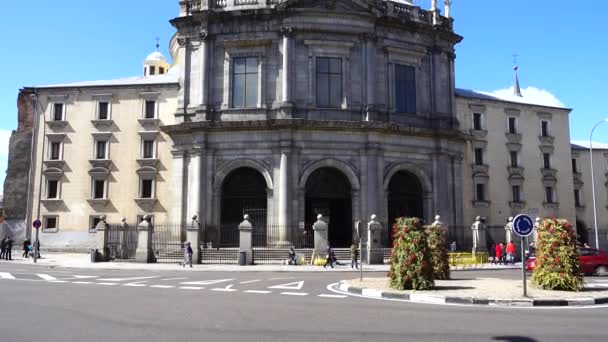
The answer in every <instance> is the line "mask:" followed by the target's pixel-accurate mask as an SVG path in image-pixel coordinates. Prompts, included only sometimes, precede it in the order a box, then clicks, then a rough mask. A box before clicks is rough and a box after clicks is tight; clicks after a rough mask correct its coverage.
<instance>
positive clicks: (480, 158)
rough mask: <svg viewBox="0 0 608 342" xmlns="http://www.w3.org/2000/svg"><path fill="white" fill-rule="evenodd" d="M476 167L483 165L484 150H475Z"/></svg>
mask: <svg viewBox="0 0 608 342" xmlns="http://www.w3.org/2000/svg"><path fill="white" fill-rule="evenodd" d="M475 165H483V148H476V149H475Z"/></svg>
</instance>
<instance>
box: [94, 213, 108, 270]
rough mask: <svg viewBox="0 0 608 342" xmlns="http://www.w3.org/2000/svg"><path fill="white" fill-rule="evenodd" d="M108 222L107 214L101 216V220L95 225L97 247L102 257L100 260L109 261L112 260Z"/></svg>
mask: <svg viewBox="0 0 608 342" xmlns="http://www.w3.org/2000/svg"><path fill="white" fill-rule="evenodd" d="M108 228H109V227H108V224H107V223H106V217H105V215H102V216H101V217H100V218H99V222H98V223H97V225H96V226H95V230H96V231H97V236H96V240H97V241H96V244H95V248H96V249H97V251H98V252H99V255H100V259H99V260H98V261H109V260H110V248H108V234H109V229H108Z"/></svg>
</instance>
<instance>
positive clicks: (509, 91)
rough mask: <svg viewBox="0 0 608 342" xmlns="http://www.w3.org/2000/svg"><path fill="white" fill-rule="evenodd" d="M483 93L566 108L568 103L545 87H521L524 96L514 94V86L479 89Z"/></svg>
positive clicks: (508, 99) (522, 101)
mask: <svg viewBox="0 0 608 342" xmlns="http://www.w3.org/2000/svg"><path fill="white" fill-rule="evenodd" d="M479 92H480V93H482V94H486V95H490V96H493V97H497V98H499V99H501V100H505V101H512V102H520V103H529V104H535V105H541V106H549V107H560V108H566V105H565V104H564V103H563V102H561V101H560V100H559V99H558V98H557V97H556V96H555V95H553V94H551V93H550V92H548V91H547V90H545V89H539V88H536V87H528V88H521V94H522V95H523V97H519V96H514V95H513V87H509V88H505V89H499V90H494V91H492V92H485V91H479Z"/></svg>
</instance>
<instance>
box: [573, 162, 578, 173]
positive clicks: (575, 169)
mask: <svg viewBox="0 0 608 342" xmlns="http://www.w3.org/2000/svg"><path fill="white" fill-rule="evenodd" d="M572 172H574V173H578V165H577V163H576V159H572Z"/></svg>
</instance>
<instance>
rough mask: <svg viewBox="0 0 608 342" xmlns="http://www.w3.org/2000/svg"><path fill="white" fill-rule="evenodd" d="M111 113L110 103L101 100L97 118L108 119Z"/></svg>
mask: <svg viewBox="0 0 608 342" xmlns="http://www.w3.org/2000/svg"><path fill="white" fill-rule="evenodd" d="M109 115H110V104H109V103H108V102H99V108H98V109H97V119H99V120H108V117H109Z"/></svg>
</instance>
